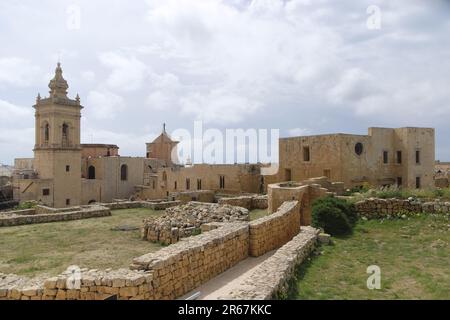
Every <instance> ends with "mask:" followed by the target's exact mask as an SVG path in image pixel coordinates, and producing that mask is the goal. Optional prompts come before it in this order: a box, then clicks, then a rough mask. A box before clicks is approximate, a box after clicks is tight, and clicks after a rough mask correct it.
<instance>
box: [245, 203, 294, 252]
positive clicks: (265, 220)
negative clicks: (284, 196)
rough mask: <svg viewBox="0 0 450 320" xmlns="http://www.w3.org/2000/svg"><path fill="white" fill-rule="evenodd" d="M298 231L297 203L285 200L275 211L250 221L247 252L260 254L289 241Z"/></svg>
mask: <svg viewBox="0 0 450 320" xmlns="http://www.w3.org/2000/svg"><path fill="white" fill-rule="evenodd" d="M299 231H300V208H299V203H298V201H286V202H284V203H283V204H282V205H281V206H280V207H279V208H278V211H277V212H275V213H273V214H271V215H268V216H265V217H262V218H260V219H257V220H254V221H252V222H250V244H249V250H250V251H249V253H250V255H251V256H252V257H258V256H261V255H263V254H265V253H266V252H269V251H272V250H274V249H276V248H279V247H280V246H282V245H283V244H285V243H286V242H288V241H290V240H291V239H292V238H293V237H294V236H295V235H296V234H298V232H299Z"/></svg>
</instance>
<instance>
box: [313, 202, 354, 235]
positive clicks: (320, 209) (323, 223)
mask: <svg viewBox="0 0 450 320" xmlns="http://www.w3.org/2000/svg"><path fill="white" fill-rule="evenodd" d="M357 219H358V216H357V213H356V210H355V207H354V205H353V204H351V203H349V202H347V201H345V200H342V199H338V198H335V197H326V198H320V199H318V200H316V201H314V203H313V205H312V226H313V227H316V228H322V229H323V230H324V231H325V232H326V233H329V234H331V235H343V234H348V233H351V231H352V229H353V227H354V226H355V224H356V221H357Z"/></svg>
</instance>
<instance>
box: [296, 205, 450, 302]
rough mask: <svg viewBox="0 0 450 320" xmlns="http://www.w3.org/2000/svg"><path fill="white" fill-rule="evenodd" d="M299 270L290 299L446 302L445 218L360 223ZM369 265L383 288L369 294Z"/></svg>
mask: <svg viewBox="0 0 450 320" xmlns="http://www.w3.org/2000/svg"><path fill="white" fill-rule="evenodd" d="M333 241H334V244H333V245H330V246H322V247H321V248H319V250H320V251H321V254H319V255H313V256H312V257H311V259H310V260H309V261H308V262H307V263H305V264H304V265H302V266H301V267H300V269H299V270H298V279H297V282H296V285H294V286H293V290H292V292H291V294H290V298H291V299H450V220H449V215H447V216H446V215H438V216H436V215H423V214H422V215H421V216H418V217H413V218H410V219H408V220H401V219H400V220H388V221H387V220H385V221H383V222H382V221H379V220H372V221H361V222H359V223H358V224H357V226H356V227H355V231H354V233H353V235H351V236H349V237H346V238H333ZM369 265H377V266H379V267H380V268H381V289H380V290H369V289H367V286H366V281H367V278H368V277H369V276H370V275H369V274H367V273H366V269H367V267H368V266H369Z"/></svg>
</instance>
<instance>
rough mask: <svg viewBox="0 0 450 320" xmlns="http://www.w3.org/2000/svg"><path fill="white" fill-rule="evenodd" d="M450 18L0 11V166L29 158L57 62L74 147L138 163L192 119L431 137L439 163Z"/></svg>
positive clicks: (397, 5) (167, 4)
mask: <svg viewBox="0 0 450 320" xmlns="http://www.w3.org/2000/svg"><path fill="white" fill-rule="evenodd" d="M374 6H376V7H374ZM376 8H379V10H380V11H379V15H378V11H377V10H375V9H376ZM378 17H380V20H378V19H377V18H378ZM449 17H450V1H444V0H442V1H439V0H429V1H419V0H418V1H415V0H397V1H389V0H379V1H377V0H370V1H365V0H358V1H355V0H345V1H344V0H341V1H333V0H329V1H327V0H290V1H287V0H285V1H282V0H253V1H250V0H147V1H143V0H141V1H138V0H134V1H129V0H96V1H88V0H72V1H56V0H54V1H51V0H42V1H32V0H21V1H13V0H2V1H1V2H0V39H1V45H0V163H7V164H12V163H13V159H14V158H15V157H32V148H33V145H34V129H33V127H34V119H33V109H32V108H31V106H32V105H33V103H34V101H35V97H36V95H37V93H38V92H40V93H41V95H42V96H46V95H47V92H48V87H47V85H48V82H49V80H50V78H51V77H52V75H53V72H54V69H55V65H56V62H57V61H58V59H60V60H61V62H62V66H63V70H64V77H65V78H66V79H67V80H68V82H69V86H70V88H69V95H70V96H71V97H74V96H75V95H76V94H77V93H79V95H80V97H81V101H82V104H83V105H84V106H85V109H84V110H83V114H82V116H83V117H82V142H85V143H91V142H96V143H116V144H118V145H119V146H120V148H121V154H122V155H132V156H143V155H144V154H145V145H144V143H145V142H148V141H151V140H152V138H154V137H155V136H156V135H157V134H158V133H159V132H160V131H161V127H162V123H163V122H166V123H167V128H168V131H169V132H171V131H173V130H175V129H177V128H186V129H188V130H191V129H192V127H193V121H194V120H202V121H203V123H204V127H206V128H218V129H220V130H224V129H225V128H244V129H247V128H256V129H258V128H265V129H271V128H276V129H280V135H281V136H291V135H304V134H319V133H333V132H346V133H357V134H365V133H366V132H367V127H370V126H385V127H401V126H426V127H435V128H436V142H437V145H436V149H437V150H436V153H437V154H436V156H437V158H438V159H442V160H450V125H449V124H450V121H449V119H450V86H449V75H450V36H449V35H450V19H449ZM374 19H375V20H374ZM378 27H379V28H378Z"/></svg>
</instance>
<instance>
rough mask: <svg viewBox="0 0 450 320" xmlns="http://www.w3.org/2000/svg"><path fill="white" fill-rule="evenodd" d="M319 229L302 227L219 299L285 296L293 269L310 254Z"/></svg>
mask: <svg viewBox="0 0 450 320" xmlns="http://www.w3.org/2000/svg"><path fill="white" fill-rule="evenodd" d="M319 233H320V231H319V230H317V229H314V228H312V227H301V231H300V233H299V234H298V235H296V236H295V237H294V238H293V239H292V240H291V241H289V242H288V243H286V244H285V245H284V246H282V247H281V248H280V249H278V250H277V251H276V252H275V253H274V254H273V255H272V256H271V257H269V258H268V259H267V260H265V261H264V262H262V263H261V264H260V265H259V266H258V267H256V268H255V269H254V270H253V271H252V272H251V273H250V274H249V275H248V276H246V277H245V278H244V279H242V280H241V282H240V283H239V284H238V285H237V287H235V288H233V290H231V291H230V292H227V293H224V294H223V295H222V296H220V297H219V298H218V299H220V300H268V299H279V298H286V297H287V293H288V290H289V286H290V281H291V279H292V278H293V277H294V275H295V272H296V269H297V267H298V266H299V265H301V264H302V263H303V261H304V260H305V259H306V258H307V257H308V256H309V255H310V253H311V252H312V250H313V249H314V248H315V246H316V243H317V237H318V235H319Z"/></svg>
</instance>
